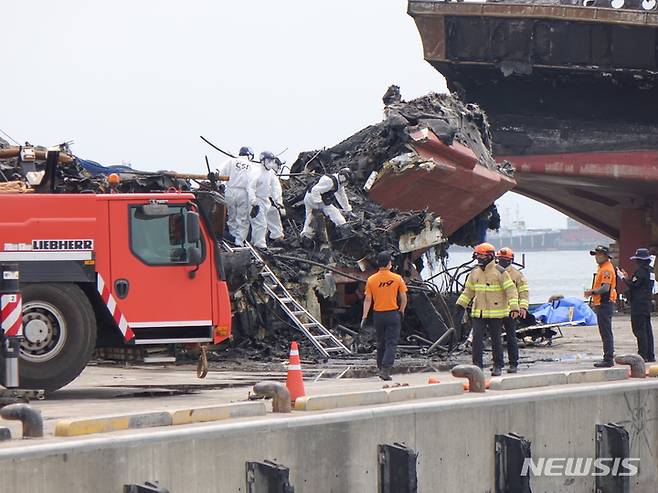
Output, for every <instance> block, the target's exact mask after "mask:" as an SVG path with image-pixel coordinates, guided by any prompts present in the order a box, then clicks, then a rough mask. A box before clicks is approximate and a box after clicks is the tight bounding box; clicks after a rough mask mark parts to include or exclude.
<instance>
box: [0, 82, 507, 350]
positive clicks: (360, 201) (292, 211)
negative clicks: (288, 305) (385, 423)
mask: <svg viewBox="0 0 658 493" xmlns="http://www.w3.org/2000/svg"><path fill="white" fill-rule="evenodd" d="M383 101H384V105H385V108H384V115H385V118H384V120H383V121H382V122H380V123H377V124H374V125H371V126H369V127H367V128H365V129H363V130H361V131H359V132H357V133H356V134H354V135H352V136H351V137H349V138H348V139H346V140H344V141H343V142H341V143H339V144H337V145H335V146H333V147H331V148H328V149H322V150H319V151H317V150H316V151H310V152H302V153H301V154H300V155H299V157H298V158H297V159H296V160H295V161H294V163H292V165H290V167H289V168H288V169H287V171H286V172H285V174H283V175H282V176H281V177H282V178H283V180H282V183H283V198H284V205H285V208H286V211H287V215H286V217H285V220H284V230H285V239H284V240H283V241H282V242H280V243H278V244H277V247H276V248H269V249H267V250H260V251H258V252H256V251H249V250H251V249H242V250H240V249H234V248H232V247H231V246H230V244H229V243H226V239H225V238H224V237H220V238H217V241H218V242H221V243H222V244H223V245H225V253H223V254H222V265H223V268H224V273H225V276H226V279H227V281H228V284H229V289H230V292H231V299H232V309H233V335H234V337H233V340H232V342H231V344H230V348H229V351H235V352H239V353H241V354H244V355H246V356H247V357H249V358H253V359H261V360H267V359H268V358H272V357H280V356H284V355H285V354H286V351H287V348H288V345H289V341H290V339H293V338H296V337H298V336H296V333H297V332H298V327H296V325H295V324H294V323H291V320H290V317H288V316H287V315H288V314H287V312H286V310H285V309H283V310H282V307H281V306H280V304H277V303H276V299H275V298H276V297H275V296H273V295H272V292H271V291H268V289H267V287H266V286H265V285H264V284H265V283H266V282H267V279H268V278H267V276H264V275H263V273H264V272H265V271H264V270H263V269H264V265H263V264H266V265H267V266H268V267H269V269H271V272H272V273H273V275H275V276H276V278H277V279H278V280H280V282H281V284H282V285H283V286H285V290H287V292H288V293H289V294H290V295H292V297H294V298H295V299H296V300H298V301H299V302H300V304H301V305H302V306H303V307H304V309H305V310H306V311H308V312H309V313H310V314H311V315H312V317H313V319H316V320H317V321H319V322H321V324H322V325H323V326H324V327H327V328H329V330H330V331H331V334H333V335H335V337H336V338H337V339H338V340H339V341H340V343H341V344H344V345H345V347H347V348H350V349H351V352H352V353H367V352H371V351H372V350H373V349H374V334H373V333H371V331H366V332H365V333H364V332H362V331H360V329H359V322H360V317H361V302H362V299H363V296H364V293H363V291H364V283H365V279H366V278H367V275H368V274H369V273H371V272H372V271H373V270H374V263H373V256H374V255H376V253H377V252H380V251H383V250H387V251H390V252H391V253H392V254H393V256H394V258H395V270H396V271H397V272H398V273H400V274H401V275H402V276H403V277H404V278H405V280H406V281H407V283H408V286H409V289H410V297H409V298H410V300H409V309H408V314H407V317H406V319H405V321H404V324H403V333H402V337H403V341H405V342H403V343H402V344H401V346H400V349H401V350H402V351H405V350H407V351H414V352H418V353H420V352H422V353H428V352H434V353H435V354H445V352H447V351H449V350H450V348H451V347H454V346H455V345H456V344H458V343H459V342H460V341H461V340H463V339H464V338H465V336H466V335H467V334H464V333H463V331H462V329H461V327H459V325H460V324H457V327H456V326H455V325H456V324H455V323H454V321H453V319H452V308H453V306H454V299H455V293H456V291H458V290H459V289H460V288H461V281H460V279H461V276H462V271H463V270H464V269H467V268H468V266H465V267H464V268H463V269H461V271H460V269H456V270H455V269H447V268H446V267H445V258H446V255H447V250H448V245H449V244H451V243H454V244H459V245H464V246H469V245H473V244H476V243H478V242H480V241H483V239H484V235H485V234H486V230H487V229H497V228H498V227H499V222H500V219H499V216H498V214H497V211H496V207H495V205H494V204H493V202H494V200H496V199H497V198H498V197H500V196H501V195H502V194H503V193H505V192H506V191H508V190H510V189H512V188H513V187H514V185H515V181H514V178H513V169H512V168H511V167H510V166H509V164H507V163H503V164H502V165H499V164H497V163H496V162H495V161H494V159H493V158H492V155H491V137H490V133H489V125H488V122H487V119H486V115H484V113H483V112H482V111H481V110H480V109H479V108H478V107H477V106H476V105H473V104H468V105H465V104H463V103H462V102H461V101H460V100H459V99H457V98H455V97H453V96H451V95H447V94H435V93H432V94H429V95H426V96H423V97H421V98H418V99H415V100H412V101H408V102H407V101H403V100H402V98H401V97H400V92H399V88H398V87H397V86H391V88H389V90H388V91H387V93H386V94H385V95H384V98H383ZM344 167H349V168H350V169H351V170H352V171H353V172H354V174H355V177H356V179H355V183H353V184H352V185H351V186H350V187H348V190H347V193H348V197H349V200H350V203H351V204H352V206H353V210H354V213H353V214H351V216H350V217H349V220H348V223H347V225H346V226H345V227H344V228H340V229H338V228H335V227H334V225H333V224H332V223H331V222H329V221H325V218H324V216H323V215H322V214H319V215H317V216H316V218H315V220H314V228H315V231H316V235H315V237H314V240H313V241H310V242H309V241H305V239H304V238H302V237H301V235H300V232H301V226H302V224H303V223H304V219H305V211H304V203H303V199H304V195H305V193H306V191H307V189H308V188H309V186H310V185H312V184H313V183H314V182H316V181H317V179H318V177H319V176H322V175H323V174H327V173H335V172H337V171H338V170H339V169H341V168H344ZM208 171H209V173H208V174H198V175H194V174H182V173H176V172H169V171H159V172H142V171H136V170H133V169H131V168H130V167H126V166H117V167H104V166H101V165H99V164H98V163H95V162H93V161H88V160H84V159H81V158H79V157H76V156H75V155H73V154H72V152H71V150H70V148H69V146H68V145H67V144H62V145H60V146H59V147H57V148H55V149H45V148H41V147H33V146H31V145H29V144H26V145H24V146H10V145H9V144H8V143H6V142H3V141H0V180H1V181H0V193H112V192H120V193H134V192H149V191H162V190H185V191H192V192H194V193H196V194H197V195H200V194H206V196H209V195H211V196H212V197H213V198H212V201H213V204H215V205H214V206H215V207H217V204H222V203H223V201H222V200H223V199H222V192H223V187H222V185H221V183H222V182H221V180H222V177H220V176H218V175H217V173H212V172H210V169H208ZM112 174H117V175H119V177H120V180H116V179H113V178H110V177H111V175H112ZM222 216H223V214H222ZM216 230H218V231H222V230H224V225H223V224H222V225H218V228H217V229H216ZM255 258H256V259H257V260H258V261H254V259H255ZM428 278H429V280H427V279H428ZM437 280H440V282H438V281H437ZM311 342H312V341H311ZM302 344H309V341H302ZM316 347H317V344H316ZM215 349H217V350H225V349H226V348H215ZM321 353H322V351H320V355H319V356H320V357H321V358H325V357H326V354H325V355H322V354H321ZM305 354H306V355H307V356H310V355H311V354H317V353H314V352H313V351H310V350H309V351H306V352H305Z"/></svg>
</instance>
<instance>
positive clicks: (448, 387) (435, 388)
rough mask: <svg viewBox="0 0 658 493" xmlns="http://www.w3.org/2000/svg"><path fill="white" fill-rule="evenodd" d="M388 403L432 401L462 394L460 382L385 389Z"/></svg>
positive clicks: (462, 389) (462, 388) (462, 387)
mask: <svg viewBox="0 0 658 493" xmlns="http://www.w3.org/2000/svg"><path fill="white" fill-rule="evenodd" d="M386 393H387V394H388V402H400V401H409V400H413V399H433V398H436V397H446V396H450V395H459V394H463V393H464V386H463V385H462V383H461V382H451V383H439V384H431V385H413V386H409V387H395V388H391V389H386Z"/></svg>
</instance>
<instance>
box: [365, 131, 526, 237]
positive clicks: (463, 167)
mask: <svg viewBox="0 0 658 493" xmlns="http://www.w3.org/2000/svg"><path fill="white" fill-rule="evenodd" d="M411 138H412V140H413V142H414V143H413V146H414V148H415V149H416V151H417V152H418V153H419V154H420V155H421V156H422V157H423V158H425V159H431V160H432V161H433V162H434V166H433V167H431V168H419V167H414V168H410V169H405V170H404V171H402V172H398V173H395V172H393V171H384V172H383V173H382V175H381V176H380V177H379V179H378V180H377V181H376V182H375V184H374V185H373V187H372V189H371V190H370V197H371V198H372V199H373V200H375V201H376V202H378V203H380V204H381V205H382V206H384V207H387V208H396V209H400V210H422V209H428V210H430V211H432V212H434V213H435V214H437V215H438V216H440V217H441V219H442V220H443V227H444V232H445V234H446V235H451V234H452V233H454V232H455V231H456V230H457V229H459V228H460V227H461V226H463V225H464V224H466V223H467V222H468V221H470V220H471V219H473V218H474V217H475V216H477V215H478V214H479V213H480V212H482V211H483V210H485V209H486V208H487V207H489V205H490V204H491V203H492V202H494V201H495V200H496V199H497V198H499V197H500V196H502V195H503V194H504V193H505V192H507V191H509V190H511V189H512V188H514V186H515V185H516V182H515V181H514V179H513V178H510V177H508V176H506V175H504V174H502V173H500V172H498V171H497V170H491V169H489V168H487V167H485V166H482V165H481V164H479V163H478V161H477V158H476V156H475V154H473V152H472V151H471V150H470V149H469V148H467V147H465V146H463V145H461V144H459V143H458V142H454V143H453V144H452V145H450V146H447V145H445V144H444V143H443V142H441V141H440V140H439V138H438V137H437V136H436V135H435V134H434V133H432V132H431V131H429V130H427V129H424V130H421V131H418V132H415V133H413V134H412V135H411Z"/></svg>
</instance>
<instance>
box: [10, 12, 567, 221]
mask: <svg viewBox="0 0 658 493" xmlns="http://www.w3.org/2000/svg"><path fill="white" fill-rule="evenodd" d="M2 10H3V20H4V22H3V27H2V30H0V43H1V46H2V47H3V48H4V49H3V65H4V67H5V69H4V70H3V73H2V76H1V77H0V87H1V88H2V92H3V103H2V110H1V111H0V128H1V129H2V130H4V131H6V132H7V133H8V134H9V135H11V136H12V137H13V138H15V139H17V140H18V141H21V142H22V141H25V140H29V141H30V142H32V143H33V144H39V145H52V144H56V143H59V142H62V141H68V140H74V141H75V144H74V145H73V150H74V152H75V153H76V154H77V155H79V156H80V157H84V158H88V159H93V160H95V161H99V162H101V163H103V164H111V163H121V162H122V161H126V162H130V163H132V165H133V166H134V167H135V168H138V169H145V170H157V169H175V170H179V171H182V170H187V171H197V172H203V171H204V168H205V167H204V164H203V156H204V154H208V155H209V157H210V158H211V160H212V161H213V163H214V164H216V163H218V162H220V161H221V157H220V156H219V155H217V154H216V153H214V151H212V150H211V149H210V148H209V147H208V146H207V145H206V144H203V143H202V142H201V141H200V139H199V135H204V136H206V137H209V138H210V139H211V140H213V141H215V142H216V143H217V144H218V145H220V147H224V148H226V149H227V150H230V151H233V152H235V151H237V149H238V148H239V147H240V146H241V145H250V146H252V147H254V148H255V149H256V152H257V153H258V152H260V151H262V150H265V149H268V150H272V151H275V152H278V151H280V150H282V149H284V148H286V147H288V148H289V150H288V152H287V153H286V154H285V156H284V157H285V158H286V159H288V160H290V161H292V160H294V158H295V157H296V156H297V153H298V152H299V151H301V150H310V149H315V148H321V147H329V146H332V145H334V144H336V143H337V142H339V141H340V140H342V139H344V138H345V137H347V136H349V135H351V134H352V133H354V132H355V131H357V130H359V129H360V128H362V127H364V126H366V125H369V124H371V123H374V122H376V121H379V120H380V119H381V116H382V103H381V96H382V95H383V93H384V92H385V90H386V88H387V87H388V86H389V85H390V84H398V85H399V86H400V87H401V90H402V95H403V97H405V99H410V98H413V97H416V96H420V95H422V94H425V93H427V92H429V91H433V90H434V91H440V90H445V81H444V80H443V78H442V77H441V76H440V75H439V74H438V73H437V72H436V71H435V70H434V69H433V68H432V67H431V66H430V65H429V64H428V63H426V62H425V61H424V60H423V58H422V46H421V42H420V37H419V35H418V31H417V30H416V27H415V25H414V22H413V20H412V19H411V18H410V17H409V16H407V15H406V1H404V0H358V1H355V0H351V1H350V0H332V1H329V2H313V1H308V0H305V1H302V0H299V1H297V0H280V1H254V0H252V1H247V0H244V1H235V2H224V1H216V0H214V1H213V0H187V1H186V2H181V1H173V0H157V1H156V0H139V1H135V0H131V1H129V0H115V1H113V2H95V1H89V0H68V1H61V2H54V1H52V0H20V1H19V0H4V1H3V2H2ZM498 203H499V205H500V206H501V209H504V210H507V211H509V212H508V214H507V215H508V216H509V217H510V218H511V219H517V217H518V218H521V219H525V220H526V222H528V223H530V224H529V225H530V226H531V227H562V226H564V225H565V224H566V220H565V218H564V216H563V215H562V214H559V213H557V212H555V211H552V210H551V209H548V208H547V207H545V206H542V205H540V204H538V203H536V202H533V201H530V200H529V199H525V198H522V197H519V196H517V195H515V194H508V195H507V196H505V197H504V198H503V199H501V200H499V202H498ZM504 215H505V214H504Z"/></svg>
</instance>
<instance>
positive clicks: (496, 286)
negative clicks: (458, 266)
mask: <svg viewBox="0 0 658 493" xmlns="http://www.w3.org/2000/svg"><path fill="white" fill-rule="evenodd" d="M473 256H474V257H475V259H476V260H477V263H478V265H477V267H475V268H474V269H473V270H472V271H471V273H470V274H469V275H468V279H467V280H466V285H465V286H464V291H463V292H462V294H461V295H460V296H459V298H458V299H457V312H456V316H457V320H461V319H462V318H463V316H464V312H465V310H466V308H467V307H468V305H469V304H470V303H472V306H471V319H472V323H473V364H474V365H475V366H478V367H480V368H483V367H484V365H483V363H482V356H483V355H482V353H483V351H484V335H485V333H486V331H487V329H488V330H489V334H490V335H491V348H492V351H493V360H494V364H493V370H492V371H491V375H492V376H499V375H500V374H501V372H502V368H503V365H504V361H503V343H502V340H501V331H502V327H503V319H505V317H512V318H517V317H518V315H519V299H518V296H519V295H518V293H517V291H516V286H515V285H514V281H512V278H511V277H510V275H509V274H508V273H507V271H505V269H504V268H503V267H501V266H500V265H498V264H496V262H494V259H495V257H496V249H495V248H494V246H493V245H491V244H490V243H482V244H480V245H478V246H476V247H475V251H474V253H473Z"/></svg>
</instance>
